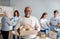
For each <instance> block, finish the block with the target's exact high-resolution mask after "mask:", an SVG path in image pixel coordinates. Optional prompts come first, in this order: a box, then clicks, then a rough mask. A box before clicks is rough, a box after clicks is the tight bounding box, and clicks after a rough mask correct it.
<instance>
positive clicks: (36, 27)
mask: <svg viewBox="0 0 60 39" xmlns="http://www.w3.org/2000/svg"><path fill="white" fill-rule="evenodd" d="M35 29H37V30H38V31H40V29H41V27H40V24H39V21H38V20H37V19H36V24H35Z"/></svg>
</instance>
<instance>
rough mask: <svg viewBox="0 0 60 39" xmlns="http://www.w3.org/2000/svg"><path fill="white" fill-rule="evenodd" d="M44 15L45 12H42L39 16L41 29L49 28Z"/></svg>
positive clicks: (45, 14)
mask: <svg viewBox="0 0 60 39" xmlns="http://www.w3.org/2000/svg"><path fill="white" fill-rule="evenodd" d="M46 17H47V13H46V12H44V13H43V14H42V16H41V18H40V26H41V30H49V24H48V21H47V19H46ZM46 32H47V31H46Z"/></svg>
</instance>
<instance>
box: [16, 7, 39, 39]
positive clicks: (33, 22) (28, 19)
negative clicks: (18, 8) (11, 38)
mask: <svg viewBox="0 0 60 39" xmlns="http://www.w3.org/2000/svg"><path fill="white" fill-rule="evenodd" d="M24 13H25V16H23V17H21V19H19V21H18V23H17V25H16V27H17V28H16V29H18V28H19V27H20V30H22V28H23V27H25V26H26V27H29V28H28V30H37V31H38V32H39V31H40V25H39V21H38V19H37V18H36V17H34V16H31V13H32V10H31V8H30V7H26V8H25V10H24ZM35 26H36V27H35ZM21 27H22V28H21ZM22 39H36V34H33V35H28V36H22Z"/></svg>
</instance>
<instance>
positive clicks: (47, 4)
mask: <svg viewBox="0 0 60 39" xmlns="http://www.w3.org/2000/svg"><path fill="white" fill-rule="evenodd" d="M10 3H11V6H13V7H15V8H16V9H18V10H19V11H20V14H21V15H23V13H24V8H25V7H26V6H30V7H31V8H32V15H34V16H36V17H37V18H38V19H39V18H40V17H41V15H42V13H43V12H47V13H48V17H49V18H50V17H52V16H53V11H54V10H56V9H57V10H58V11H59V13H60V0H11V1H10ZM49 18H48V19H49Z"/></svg>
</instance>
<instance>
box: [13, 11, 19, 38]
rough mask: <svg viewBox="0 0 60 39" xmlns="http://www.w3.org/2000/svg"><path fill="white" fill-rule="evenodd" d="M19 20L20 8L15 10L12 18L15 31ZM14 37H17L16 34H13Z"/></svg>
mask: <svg viewBox="0 0 60 39" xmlns="http://www.w3.org/2000/svg"><path fill="white" fill-rule="evenodd" d="M18 20H19V12H18V10H15V11H14V16H13V18H12V22H13V23H12V24H13V31H14V29H15V26H16V23H17V21H18ZM13 39H15V35H13ZM17 39H19V36H17Z"/></svg>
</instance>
